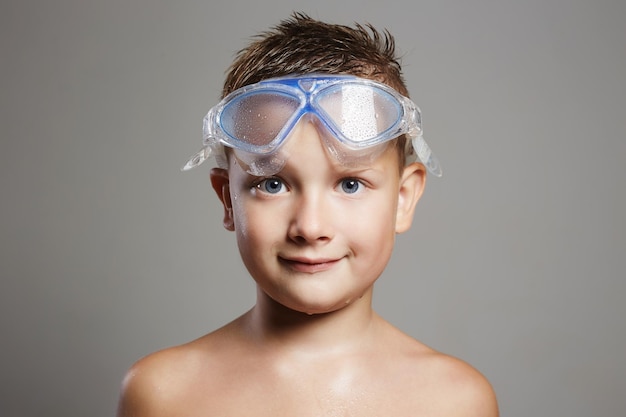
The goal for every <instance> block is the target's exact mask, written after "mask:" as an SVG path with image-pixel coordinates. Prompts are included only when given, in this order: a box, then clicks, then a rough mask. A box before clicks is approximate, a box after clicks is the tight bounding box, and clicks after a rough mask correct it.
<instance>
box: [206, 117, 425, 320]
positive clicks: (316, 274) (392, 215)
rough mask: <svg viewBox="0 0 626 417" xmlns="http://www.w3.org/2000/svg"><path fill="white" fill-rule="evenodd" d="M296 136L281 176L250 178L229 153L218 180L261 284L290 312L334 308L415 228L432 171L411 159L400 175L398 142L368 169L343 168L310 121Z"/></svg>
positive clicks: (365, 285) (371, 277) (357, 292)
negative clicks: (401, 236) (417, 210)
mask: <svg viewBox="0 0 626 417" xmlns="http://www.w3.org/2000/svg"><path fill="white" fill-rule="evenodd" d="M292 135H293V136H292V137H291V139H290V140H289V141H288V143H286V144H285V147H286V148H287V149H286V151H287V152H288V153H289V155H290V157H289V159H288V160H287V162H286V165H285V167H284V168H283V169H282V171H280V172H279V173H278V174H276V175H274V176H271V177H256V176H252V175H250V174H248V173H246V172H245V170H244V169H243V168H242V167H241V166H240V164H239V163H238V162H237V160H236V158H230V160H231V161H230V164H229V170H228V171H224V170H219V169H214V170H213V172H212V183H213V186H214V188H215V190H216V192H217V193H218V195H219V197H220V199H221V200H222V202H223V203H224V207H225V219H224V224H225V226H226V227H227V228H228V229H230V230H234V231H235V232H236V235H237V243H238V246H239V251H240V253H241V257H242V259H243V261H244V264H245V265H246V267H247V268H248V271H249V272H250V274H251V275H252V277H253V278H254V280H255V281H256V282H257V285H258V286H259V287H260V289H261V290H262V291H263V292H264V293H265V294H267V295H268V296H269V297H271V298H272V299H274V300H275V301H277V302H278V303H281V304H283V305H284V306H286V307H289V308H291V309H294V310H297V311H301V312H305V313H309V314H311V313H322V312H329V311H333V310H336V309H339V308H342V307H344V306H346V305H348V304H350V303H351V302H353V301H355V300H357V299H359V298H360V297H361V296H363V295H364V294H365V293H366V292H368V291H369V290H370V289H371V287H372V284H373V283H374V281H375V280H376V279H377V278H378V276H379V275H380V274H381V273H382V271H383V269H384V268H385V266H386V265H387V262H388V260H389V258H390V256H391V251H392V249H393V245H394V240H395V234H396V233H399V232H403V231H405V230H407V229H408V228H409V227H410V225H411V221H412V217H413V211H414V207H415V204H416V202H417V200H418V199H419V197H420V195H421V192H422V189H423V186H424V181H425V172H424V169H423V166H422V165H421V164H411V165H409V166H407V167H406V168H405V169H404V170H403V172H402V173H399V170H398V163H399V162H398V153H397V151H396V150H395V149H394V147H393V146H389V147H388V148H387V150H386V151H384V152H383V153H382V154H381V155H380V156H379V157H377V158H376V159H375V160H374V161H373V162H371V163H368V165H366V166H359V167H356V168H348V167H346V166H344V165H341V164H340V163H339V162H338V161H337V160H336V158H334V157H332V156H330V155H329V154H328V152H327V150H326V149H325V148H324V146H323V144H322V142H321V138H320V136H319V132H318V130H317V128H316V127H315V125H314V124H313V123H311V122H310V121H305V120H302V121H301V122H299V124H298V126H296V127H295V130H294V132H293V133H292Z"/></svg>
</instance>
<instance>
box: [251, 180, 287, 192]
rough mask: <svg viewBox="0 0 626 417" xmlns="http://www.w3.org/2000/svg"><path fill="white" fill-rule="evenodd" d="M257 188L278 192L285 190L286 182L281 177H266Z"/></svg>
mask: <svg viewBox="0 0 626 417" xmlns="http://www.w3.org/2000/svg"><path fill="white" fill-rule="evenodd" d="M256 188H258V189H259V190H261V191H263V192H265V193H268V194H278V193H280V192H283V191H284V190H285V184H284V183H283V182H282V180H280V179H279V178H266V179H264V180H263V181H261V182H260V183H258V184H257V186H256Z"/></svg>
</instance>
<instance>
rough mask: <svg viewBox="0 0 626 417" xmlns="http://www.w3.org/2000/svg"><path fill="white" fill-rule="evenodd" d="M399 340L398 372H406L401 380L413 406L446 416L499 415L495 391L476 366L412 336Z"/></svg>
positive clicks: (485, 416) (396, 366)
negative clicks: (439, 350)
mask: <svg viewBox="0 0 626 417" xmlns="http://www.w3.org/2000/svg"><path fill="white" fill-rule="evenodd" d="M396 341H397V342H398V343H397V344H396V345H395V347H396V349H397V350H396V352H397V355H395V358H396V362H397V364H396V365H394V369H396V370H397V371H396V373H395V374H396V375H398V374H402V375H404V376H403V377H400V378H398V380H399V381H401V386H404V387H405V388H407V390H406V391H403V392H404V393H405V394H404V395H405V397H406V398H410V399H411V400H410V401H408V402H409V403H411V404H412V408H413V409H415V410H421V411H424V410H428V415H431V416H442V417H443V416H455V417H497V416H498V405H497V401H496V395H495V392H494V390H493V388H492V386H491V384H490V383H489V381H488V380H487V378H485V376H484V375H482V374H481V373H480V372H479V371H478V370H477V369H475V368H474V367H473V366H471V365H470V364H468V363H467V362H465V361H462V360H460V359H458V358H455V357H453V356H450V355H446V354H444V353H441V352H438V351H436V350H434V349H432V348H430V347H428V346H426V345H424V344H422V343H421V342H419V341H417V340H415V339H412V338H410V337H408V336H407V337H406V338H403V337H398V338H397V339H396ZM396 388H398V389H400V388H401V387H396Z"/></svg>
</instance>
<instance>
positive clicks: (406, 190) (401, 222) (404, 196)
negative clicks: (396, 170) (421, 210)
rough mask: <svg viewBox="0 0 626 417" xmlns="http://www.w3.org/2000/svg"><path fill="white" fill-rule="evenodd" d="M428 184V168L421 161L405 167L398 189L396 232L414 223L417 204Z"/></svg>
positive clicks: (406, 228) (400, 231) (401, 231)
mask: <svg viewBox="0 0 626 417" xmlns="http://www.w3.org/2000/svg"><path fill="white" fill-rule="evenodd" d="M425 186H426V169H425V168H424V165H422V164H420V163H417V162H415V163H412V164H410V165H407V166H406V167H404V170H403V171H402V175H401V177H400V186H399V189H398V209H397V212H396V233H403V232H406V231H407V230H409V228H410V227H411V224H412V223H413V214H414V213H415V206H416V205H417V202H418V201H419V199H420V197H421V196H422V193H423V192H424V187H425Z"/></svg>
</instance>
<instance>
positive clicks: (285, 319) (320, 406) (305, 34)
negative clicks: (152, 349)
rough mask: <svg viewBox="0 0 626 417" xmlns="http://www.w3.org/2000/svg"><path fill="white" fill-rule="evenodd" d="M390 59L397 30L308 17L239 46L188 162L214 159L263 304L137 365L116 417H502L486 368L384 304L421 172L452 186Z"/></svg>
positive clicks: (215, 180)
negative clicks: (381, 281) (401, 324)
mask: <svg viewBox="0 0 626 417" xmlns="http://www.w3.org/2000/svg"><path fill="white" fill-rule="evenodd" d="M394 54H395V53H394V42H393V38H392V37H391V35H389V34H388V33H387V32H384V33H382V34H381V33H380V32H377V31H376V30H375V29H374V28H372V27H362V26H359V25H357V26H356V27H355V28H349V27H345V26H340V25H330V24H326V23H322V22H319V21H316V20H313V19H311V18H309V17H308V16H306V15H303V14H294V15H293V16H292V18H291V19H289V20H286V21H283V22H281V24H280V25H278V26H277V27H275V28H274V29H273V30H271V31H269V32H267V33H264V34H262V35H261V36H260V37H258V38H257V39H256V40H255V41H254V42H253V43H252V44H251V45H250V46H249V47H248V48H246V49H244V50H243V51H241V52H240V53H239V55H238V57H237V58H236V60H235V61H234V63H233V64H232V66H231V68H230V71H229V73H228V76H227V79H226V82H225V85H224V91H223V97H225V99H224V100H222V102H220V104H218V105H217V106H216V107H214V108H213V109H212V110H211V111H210V112H209V114H208V115H207V117H206V118H205V121H204V122H205V124H204V127H205V129H204V131H205V134H204V145H205V146H204V148H203V149H202V150H201V151H200V152H199V153H197V154H196V155H195V156H194V157H193V158H192V159H191V160H190V162H189V163H188V164H187V166H186V168H190V167H193V166H195V165H198V164H199V163H202V162H203V161H204V160H205V159H207V158H208V157H210V156H215V158H216V160H217V163H218V167H217V168H213V169H212V170H211V184H212V186H213V188H214V190H215V192H216V193H217V196H218V197H219V199H220V201H221V202H222V204H223V207H224V214H223V224H224V227H225V228H226V229H228V230H231V231H234V232H235V234H236V237H237V244H238V247H239V251H240V254H241V257H242V259H243V262H244V264H245V266H246V268H247V269H248V271H249V273H250V275H251V276H252V277H253V279H254V280H255V282H256V287H257V301H256V304H255V306H254V307H253V308H252V309H251V310H250V311H248V312H247V313H245V314H244V315H242V316H241V317H239V318H237V319H236V320H234V321H233V322H231V323H229V324H227V325H225V326H224V327H222V328H220V329H218V330H216V331H214V332H212V333H210V334H208V335H205V336H203V337H201V338H199V339H197V340H195V341H192V342H189V343H187V344H184V345H182V346H177V347H173V348H169V349H165V350H163V351H160V352H157V353H153V354H151V355H149V356H147V357H145V358H143V359H141V360H140V361H139V362H137V363H136V364H135V365H134V366H133V367H132V369H131V370H130V371H129V372H128V375H127V377H126V379H125V381H124V387H123V392H122V396H121V399H120V404H119V411H118V416H119V417H160V416H272V417H276V416H298V417H306V416H315V417H321V416H348V415H349V416H393V417H400V416H411V417H416V416H429V417H432V416H477V417H478V416H480V417H490V416H496V415H497V414H498V411H497V406H496V401H495V397H494V393H493V391H492V389H491V387H490V385H489V383H488V382H487V381H486V380H485V378H484V377H483V376H482V375H480V374H479V373H478V372H477V371H476V370H474V369H473V368H472V367H470V366H469V365H467V364H465V363H464V362H461V361H459V360H457V359H454V358H451V357H449V356H446V355H443V354H441V353H438V352H436V351H434V350H433V349H431V348H429V347H427V346H425V345H424V344H422V343H420V342H418V341H417V340H414V339H412V338H411V337H409V336H407V335H406V334H404V333H402V332H401V331H400V330H398V329H396V328H395V327H393V326H392V325H391V324H389V323H388V322H386V321H385V320H383V319H382V318H381V317H380V316H378V315H377V314H376V313H375V312H374V311H373V310H372V305H371V302H372V288H373V284H374V282H375V281H376V279H377V278H378V277H379V276H380V274H381V273H382V271H383V269H384V268H385V266H386V264H387V262H388V260H389V258H390V256H391V251H392V248H393V244H394V237H395V234H396V233H402V232H404V231H406V230H408V229H409V228H410V226H411V222H412V218H413V213H414V209H415V205H416V204H417V201H418V200H419V198H420V196H421V194H422V192H423V190H424V185H425V180H426V170H428V171H430V172H431V173H434V174H435V175H440V171H439V165H438V164H437V162H436V160H435V159H434V157H433V155H432V154H431V153H430V150H429V148H428V147H427V145H426V144H425V142H424V140H423V137H422V135H421V125H420V115H419V110H418V109H417V108H416V107H415V106H414V105H413V103H412V102H411V101H410V100H409V99H407V98H406V96H408V93H407V91H406V88H405V86H404V82H403V80H402V75H401V70H400V65H399V64H398V61H397V59H396V58H395V56H394ZM415 153H417V155H415ZM416 156H417V161H416Z"/></svg>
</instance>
